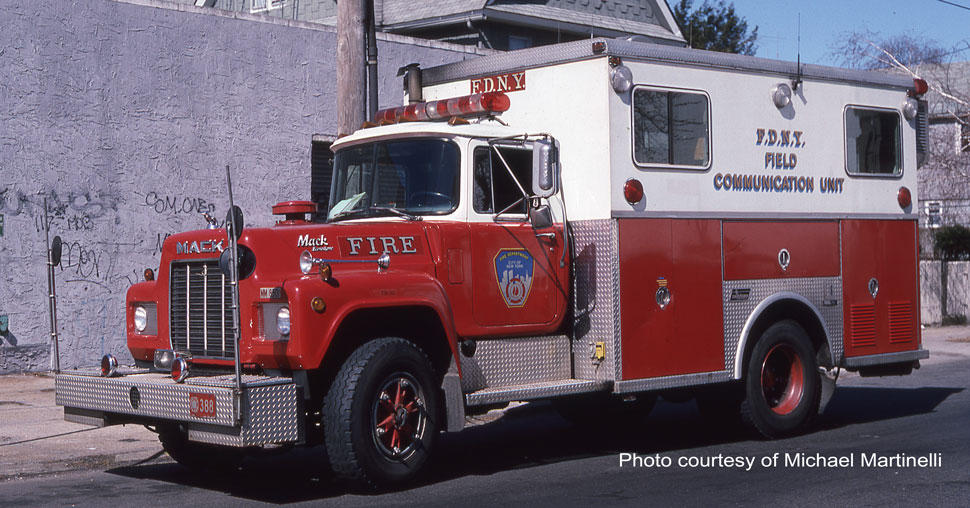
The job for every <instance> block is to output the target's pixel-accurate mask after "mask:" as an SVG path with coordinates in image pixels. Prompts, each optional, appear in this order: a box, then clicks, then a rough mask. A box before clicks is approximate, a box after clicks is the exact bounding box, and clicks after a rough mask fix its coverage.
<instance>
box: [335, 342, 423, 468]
mask: <svg viewBox="0 0 970 508" xmlns="http://www.w3.org/2000/svg"><path fill="white" fill-rule="evenodd" d="M437 408H438V395H437V388H436V385H435V382H434V375H433V374H432V367H431V363H430V361H429V360H428V357H427V356H426V355H425V354H424V352H423V351H422V350H421V349H420V348H418V347H417V346H416V345H414V344H413V343H411V342H408V341H406V340H404V339H399V338H383V339H377V340H374V341H371V342H368V343H366V344H364V345H363V346H361V347H360V348H359V349H357V351H355V352H354V353H353V354H351V355H350V358H348V359H347V361H346V362H345V363H344V365H343V366H342V367H341V368H340V371H339V372H338V374H337V377H336V379H335V380H334V382H333V385H332V386H331V387H330V390H329V391H328V393H327V395H326V398H325V400H324V432H325V434H326V445H327V454H328V455H329V457H330V463H331V466H332V467H333V470H334V472H335V473H336V474H337V475H339V476H341V477H344V478H346V479H349V480H351V481H355V482H358V483H360V484H363V485H365V486H368V487H394V486H398V485H400V484H403V483H405V482H407V481H409V480H412V479H413V478H414V477H416V476H417V475H418V474H419V473H420V472H421V470H422V468H423V466H424V465H425V464H426V462H427V461H428V458H429V455H430V453H431V449H432V445H433V443H434V440H435V437H436V435H437V432H438V428H437V423H436V418H435V416H436V415H437Z"/></svg>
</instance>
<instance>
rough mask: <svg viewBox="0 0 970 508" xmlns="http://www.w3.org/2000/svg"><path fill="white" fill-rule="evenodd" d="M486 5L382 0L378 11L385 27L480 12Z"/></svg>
mask: <svg viewBox="0 0 970 508" xmlns="http://www.w3.org/2000/svg"><path fill="white" fill-rule="evenodd" d="M487 3H488V0H435V1H430V2H429V1H424V2H415V1H414V0H383V2H381V4H382V6H381V7H380V8H379V9H380V11H381V14H382V16H383V19H381V24H383V25H385V26H387V25H397V24H401V23H409V22H413V21H423V20H433V19H437V18H443V17H448V16H453V15H455V14H464V13H471V12H475V11H481V10H482V9H483V8H484V7H485V4H487Z"/></svg>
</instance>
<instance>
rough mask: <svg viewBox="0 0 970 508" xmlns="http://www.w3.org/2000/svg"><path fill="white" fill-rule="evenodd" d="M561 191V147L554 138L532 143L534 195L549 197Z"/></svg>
mask: <svg viewBox="0 0 970 508" xmlns="http://www.w3.org/2000/svg"><path fill="white" fill-rule="evenodd" d="M558 191H559V149H558V148H556V141H555V140H553V139H540V140H537V141H536V142H535V143H533V145H532V195H533V196H535V197H539V198H548V197H549V196H552V195H554V194H556V192H558Z"/></svg>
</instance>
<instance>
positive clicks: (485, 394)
mask: <svg viewBox="0 0 970 508" xmlns="http://www.w3.org/2000/svg"><path fill="white" fill-rule="evenodd" d="M609 388H610V382H609V381H588V380H582V379H562V380H558V381H545V382H541V383H527V384H521V385H512V386H502V387H496V388H485V389H483V390H478V391H476V392H471V393H466V394H465V403H466V404H468V405H469V406H482V405H485V404H495V403H499V402H510V401H513V400H533V399H546V398H551V397H561V396H563V395H572V394H576V393H588V392H597V391H604V390H608V389H609Z"/></svg>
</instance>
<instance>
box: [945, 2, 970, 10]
mask: <svg viewBox="0 0 970 508" xmlns="http://www.w3.org/2000/svg"><path fill="white" fill-rule="evenodd" d="M937 1H938V2H940V3H944V4H947V5H952V6H954V7H959V8H961V9H966V10H968V11H970V7H967V6H966V5H960V4H958V3H953V2H948V1H947V0H937Z"/></svg>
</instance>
